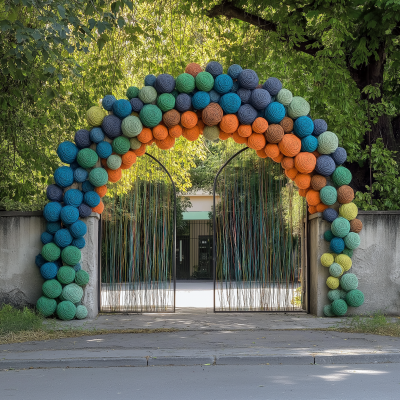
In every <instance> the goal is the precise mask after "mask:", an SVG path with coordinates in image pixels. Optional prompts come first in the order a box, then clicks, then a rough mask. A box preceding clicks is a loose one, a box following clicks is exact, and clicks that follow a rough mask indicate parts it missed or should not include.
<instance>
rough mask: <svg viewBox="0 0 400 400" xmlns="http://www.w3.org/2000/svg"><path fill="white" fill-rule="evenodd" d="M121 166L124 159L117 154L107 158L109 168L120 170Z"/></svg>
mask: <svg viewBox="0 0 400 400" xmlns="http://www.w3.org/2000/svg"><path fill="white" fill-rule="evenodd" d="M121 164H122V158H121V157H120V156H119V155H117V154H111V156H110V157H108V158H107V167H108V168H110V169H114V170H115V169H118V168H119V167H120V166H121Z"/></svg>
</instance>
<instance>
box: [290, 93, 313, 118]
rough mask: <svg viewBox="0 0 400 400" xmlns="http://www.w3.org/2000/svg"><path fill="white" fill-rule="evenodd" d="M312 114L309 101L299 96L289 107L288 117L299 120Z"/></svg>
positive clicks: (294, 98) (295, 97)
mask: <svg viewBox="0 0 400 400" xmlns="http://www.w3.org/2000/svg"><path fill="white" fill-rule="evenodd" d="M309 112H310V104H308V102H307V100H305V99H303V98H302V97H299V96H294V97H293V99H292V102H291V103H290V104H289V106H288V115H289V117H290V118H299V117H303V116H306V115H308V113H309Z"/></svg>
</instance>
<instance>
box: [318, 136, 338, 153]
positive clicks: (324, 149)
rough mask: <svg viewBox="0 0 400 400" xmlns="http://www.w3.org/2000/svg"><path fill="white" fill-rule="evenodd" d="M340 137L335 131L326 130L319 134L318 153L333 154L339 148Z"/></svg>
mask: <svg viewBox="0 0 400 400" xmlns="http://www.w3.org/2000/svg"><path fill="white" fill-rule="evenodd" d="M338 144H339V139H338V137H337V136H336V134H334V133H333V132H330V131H326V132H324V133H321V134H320V135H319V136H318V153H320V154H331V153H333V152H334V151H335V150H336V149H337V148H338Z"/></svg>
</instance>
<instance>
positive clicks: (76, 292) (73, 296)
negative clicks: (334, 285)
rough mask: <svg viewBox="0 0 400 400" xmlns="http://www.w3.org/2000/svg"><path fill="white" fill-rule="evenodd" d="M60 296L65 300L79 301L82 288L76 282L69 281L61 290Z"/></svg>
mask: <svg viewBox="0 0 400 400" xmlns="http://www.w3.org/2000/svg"><path fill="white" fill-rule="evenodd" d="M62 296H63V298H64V299H65V300H67V301H70V302H72V303H79V302H80V301H81V300H82V297H83V289H82V288H81V287H80V286H79V285H77V284H76V283H70V284H69V285H67V286H65V287H64V289H63V290H62Z"/></svg>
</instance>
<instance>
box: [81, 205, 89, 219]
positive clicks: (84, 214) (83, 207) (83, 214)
mask: <svg viewBox="0 0 400 400" xmlns="http://www.w3.org/2000/svg"><path fill="white" fill-rule="evenodd" d="M78 211H79V218H86V217H88V216H89V215H90V214H91V213H92V209H91V208H90V207H89V206H88V205H86V204H81V205H80V206H79V207H78Z"/></svg>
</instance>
